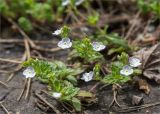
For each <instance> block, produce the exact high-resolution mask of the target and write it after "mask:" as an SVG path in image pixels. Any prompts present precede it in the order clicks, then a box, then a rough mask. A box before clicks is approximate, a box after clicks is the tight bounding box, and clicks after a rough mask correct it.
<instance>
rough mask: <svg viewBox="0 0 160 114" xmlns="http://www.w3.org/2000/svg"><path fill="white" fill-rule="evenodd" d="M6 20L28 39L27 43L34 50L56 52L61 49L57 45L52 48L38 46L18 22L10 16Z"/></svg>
mask: <svg viewBox="0 0 160 114" xmlns="http://www.w3.org/2000/svg"><path fill="white" fill-rule="evenodd" d="M7 19H8V21H9V22H10V23H12V24H13V25H14V26H16V28H17V29H18V31H19V32H20V33H21V34H22V36H23V37H24V39H26V40H27V41H28V43H29V44H30V46H31V48H33V49H35V50H39V51H48V52H56V51H59V50H61V48H59V47H57V48H52V49H47V48H42V47H40V46H37V45H36V44H35V43H34V42H33V41H32V40H31V39H30V38H29V36H28V35H27V34H26V33H25V32H24V31H23V30H22V29H21V28H20V27H19V26H18V24H17V23H16V22H14V21H13V20H12V19H11V18H7Z"/></svg>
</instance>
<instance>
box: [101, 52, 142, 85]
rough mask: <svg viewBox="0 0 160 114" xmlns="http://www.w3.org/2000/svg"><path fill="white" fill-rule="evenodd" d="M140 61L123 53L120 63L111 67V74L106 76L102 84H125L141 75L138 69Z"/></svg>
mask: <svg viewBox="0 0 160 114" xmlns="http://www.w3.org/2000/svg"><path fill="white" fill-rule="evenodd" d="M140 65H141V63H140V60H139V59H138V58H135V57H130V58H129V57H128V54H126V53H124V52H123V53H122V54H121V55H120V56H118V61H116V62H113V63H112V65H111V74H109V75H107V76H105V77H104V78H103V80H102V82H104V83H107V84H123V83H126V82H128V81H129V80H131V77H130V75H131V76H134V75H135V74H136V75H137V74H141V70H140V69H138V68H136V67H138V66H140Z"/></svg>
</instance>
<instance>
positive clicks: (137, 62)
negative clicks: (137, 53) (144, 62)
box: [129, 57, 141, 67]
mask: <svg viewBox="0 0 160 114" xmlns="http://www.w3.org/2000/svg"><path fill="white" fill-rule="evenodd" d="M129 65H130V66H131V67H138V66H139V65H141V61H140V59H138V58H136V57H130V58H129Z"/></svg>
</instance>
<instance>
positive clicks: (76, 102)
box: [72, 97, 81, 111]
mask: <svg viewBox="0 0 160 114" xmlns="http://www.w3.org/2000/svg"><path fill="white" fill-rule="evenodd" d="M72 104H73V106H74V108H75V109H76V111H81V102H80V100H79V99H77V98H75V97H73V98H72Z"/></svg>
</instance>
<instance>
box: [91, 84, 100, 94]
mask: <svg viewBox="0 0 160 114" xmlns="http://www.w3.org/2000/svg"><path fill="white" fill-rule="evenodd" d="M100 83H101V82H97V83H96V84H95V85H94V86H93V87H92V88H91V89H90V90H89V92H93V91H94V89H95V88H96V87H97V86H98V85H99V84H100Z"/></svg>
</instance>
